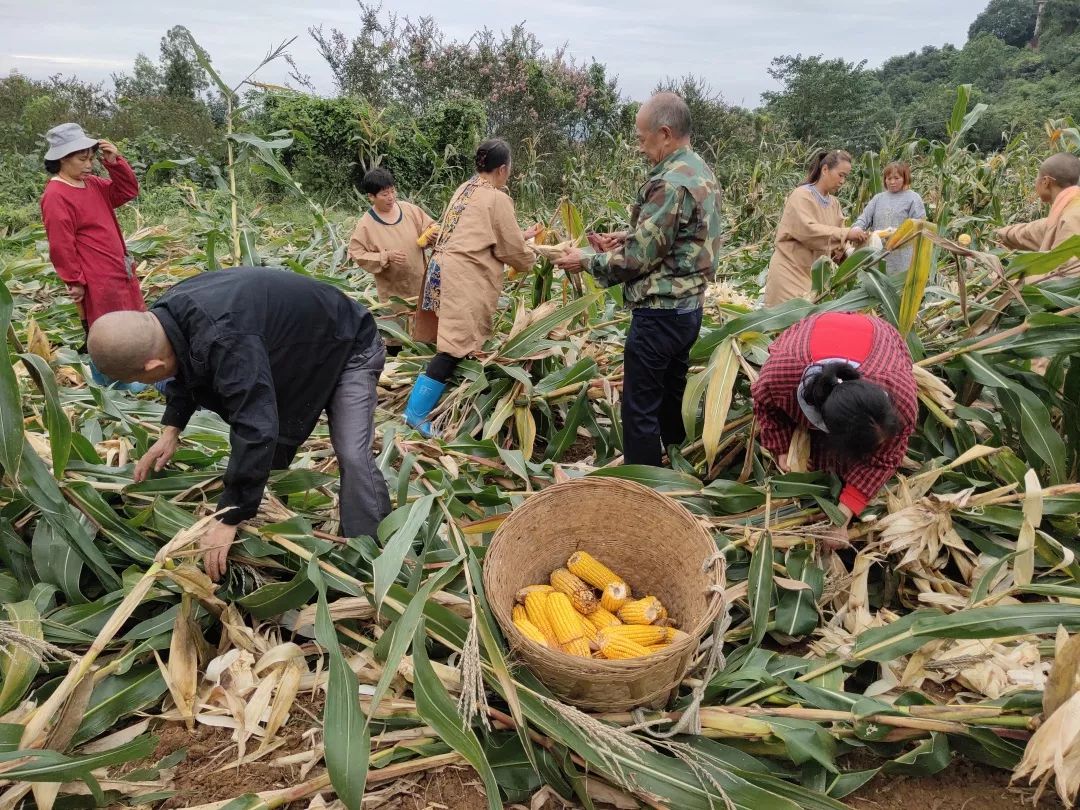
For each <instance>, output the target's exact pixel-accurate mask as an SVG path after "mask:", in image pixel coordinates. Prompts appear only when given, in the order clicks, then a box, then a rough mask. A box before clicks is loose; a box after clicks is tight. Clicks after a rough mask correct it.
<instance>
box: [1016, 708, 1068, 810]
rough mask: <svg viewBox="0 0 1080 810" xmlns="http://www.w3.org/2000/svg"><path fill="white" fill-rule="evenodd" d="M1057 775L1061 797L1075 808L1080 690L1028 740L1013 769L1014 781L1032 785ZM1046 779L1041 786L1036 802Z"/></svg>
mask: <svg viewBox="0 0 1080 810" xmlns="http://www.w3.org/2000/svg"><path fill="white" fill-rule="evenodd" d="M1050 775H1053V776H1054V780H1055V786H1056V788H1057V792H1058V796H1060V797H1061V800H1062V801H1063V802H1065V804H1066V806H1068V807H1071V806H1072V805H1073V803H1074V802H1075V801H1076V795H1077V792H1078V791H1080V692H1078V693H1077V694H1075V695H1073V696H1072V697H1071V698H1069V699H1068V700H1067V701H1066V702H1065V703H1064V704H1062V705H1061V706H1060V707H1059V708H1058V709H1057V710H1056V711H1055V712H1054V713H1053V714H1052V715H1050V717H1049V718H1047V719H1046V721H1045V722H1044V723H1043V724H1042V725H1041V726H1040V727H1039V729H1038V730H1037V731H1036V732H1035V734H1034V735H1033V736H1032V737H1031V739H1030V740H1029V741H1028V744H1027V748H1026V749H1025V750H1024V757H1023V759H1022V760H1020V764H1019V765H1017V766H1016V770H1015V771H1013V777H1012V778H1013V781H1016V780H1018V779H1023V778H1024V777H1027V778H1028V784H1034V783H1035V782H1037V781H1039V780H1041V779H1043V777H1044V776H1046V777H1049V776H1050ZM1044 786H1045V782H1043V783H1042V784H1040V785H1039V788H1038V790H1037V791H1036V794H1035V800H1036V802H1037V801H1038V800H1039V798H1040V797H1041V794H1042V791H1043V789H1044Z"/></svg>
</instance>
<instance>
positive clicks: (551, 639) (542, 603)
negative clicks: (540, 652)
mask: <svg viewBox="0 0 1080 810" xmlns="http://www.w3.org/2000/svg"><path fill="white" fill-rule="evenodd" d="M547 599H548V594H546V593H544V591H533V592H532V593H530V594H529V595H528V596H526V597H525V612H526V613H527V614H528V616H529V621H530V622H532V623H533V624H535V625H536V628H537V629H538V630H539V631H540V632H541V633H543V634H544V638H546V639H547V641H548V646H549V647H555V648H557V647H558V646H559V639H558V638H556V636H555V628H553V627H552V626H551V621H550V620H549V619H548V615H547Z"/></svg>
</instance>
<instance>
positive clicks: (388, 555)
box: [373, 495, 435, 610]
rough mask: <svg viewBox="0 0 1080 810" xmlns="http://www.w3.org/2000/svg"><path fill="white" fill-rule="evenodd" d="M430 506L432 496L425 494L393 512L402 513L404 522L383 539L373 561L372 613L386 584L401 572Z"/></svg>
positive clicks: (377, 608)
mask: <svg viewBox="0 0 1080 810" xmlns="http://www.w3.org/2000/svg"><path fill="white" fill-rule="evenodd" d="M434 505H435V496H434V495H425V496H424V497H423V498H420V499H419V500H417V501H414V502H413V503H412V504H410V505H409V506H406V507H401V509H399V510H397V512H398V513H399V514H400V513H405V514H406V517H405V520H404V522H403V523H402V524H401V527H400V528H399V529H397V531H395V532H394V533H393V535H391V537H390V539H389V540H387V542H386V545H385V546H383V550H382V553H381V554H380V555H379V556H378V558H376V560H375V565H374V566H373V568H374V575H375V610H379V609H380V608H381V607H382V602H383V599H384V598H385V597H386V592H387V591H388V590H390V585H391V584H392V583H393V582H394V580H396V579H397V577H398V574H399V573H400V572H401V566H402V564H403V563H404V562H405V556H406V555H407V554H408V553H409V550H410V549H411V548H412V546H413V543H414V542H416V537H417V534H418V533H419V532H420V529H421V527H422V526H423V525H424V522H425V521H426V520H427V519H428V517H429V516H430V515H431V509H432V507H433V506H434ZM387 520H388V521H393V520H394V515H390V516H389V517H387Z"/></svg>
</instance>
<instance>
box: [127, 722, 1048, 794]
mask: <svg viewBox="0 0 1080 810" xmlns="http://www.w3.org/2000/svg"><path fill="white" fill-rule="evenodd" d="M303 709H304V710H305V711H306V712H310V713H311V715H310V716H312V717H314V718H318V717H320V716H321V714H322V706H321V705H315V704H311V705H305V706H304V707H303ZM311 725H312V724H308V723H292V724H290V726H291V730H287V731H286V732H285V738H284V739H285V744H284V745H283V746H281V748H279V749H277V750H275V751H274V752H272V753H270V754H269V755H267V756H266V757H264V758H263V760H262V761H259V762H251V763H247V764H245V765H243V766H241V767H239V768H237V767H235V764H234V763H235V759H236V744H235V743H234V742H233V741H232V740H231V736H232V732H231V730H230V729H222V728H211V727H208V726H199V725H197V726H196V727H195V731H194V732H193V733H191V734H189V732H188V730H187V729H186V728H185V727H184V726H183V725H180V724H177V723H170V724H167V725H165V726H162V727H160V728H158V729H156V730H155V733H156V734H158V736H159V738H160V741H159V743H158V747H157V750H156V751H155V752H154V755H153V756H152V757H150V758H148V759H147V760H146V761H144V762H142V763H137V764H134V765H132V766H129V767H145V766H149V765H152V764H153V763H155V762H157V761H158V760H160V759H161V758H163V757H165V756H168V755H169V754H172V753H173V752H175V751H178V750H180V749H181V748H186V749H187V757H186V758H185V759H184V761H183V762H181V763H180V764H179V765H178V766H177V767H176V769H175V771H174V776H173V789H174V790H176V791H177V795H176V796H174V797H173V798H171V799H169V800H168V801H167V802H165V803H164V804H162V805H161V808H162V810H172V809H173V808H182V807H189V806H192V805H197V804H204V803H209V802H214V801H222V800H227V799H232V798H235V797H237V796H240V795H243V794H244V793H255V792H258V791H264V790H274V789H277V788H284V787H288V786H290V785H295V784H298V783H299V782H300V781H302V779H301V774H300V768H299V766H298V765H285V766H280V765H272V764H270V761H271V760H273V759H275V758H278V757H282V756H286V755H288V754H295V753H301V752H306V751H308V750H310V741H309V740H308V739H306V738H304V737H303V733H304V731H305V730H306V729H308V728H310V727H311ZM255 744H257V743H255V742H254V741H253V742H252V746H254V745H255ZM230 765H231V767H229V766H230ZM125 770H127V769H125ZM309 778H310V777H309ZM379 790H380V792H381V793H384V795H386V800H385V801H384V802H382V803H380V804H378V808H379V810H485V809H486V807H487V802H486V800H485V798H484V793H483V789H482V787H481V783H480V779H479V777H478V776H477V774H476V773H475V771H473V770H472V769H471V768H467V767H449V768H443V769H440V770H436V771H431V772H426V773H420V774H416V775H415V776H412V777H408V778H406V779H403V780H401V781H400V782H399V783H396V784H395V785H394V786H393V789H392V790H386V789H385V786H382V785H380V786H379ZM1033 795H1034V790H1033V789H1029V788H1026V787H1025V788H1020V787H1010V786H1009V774H1008V773H1006V772H1004V771H1000V770H997V769H995V768H990V767H988V766H984V765H979V764H976V763H972V762H968V761H966V760H957V761H956V762H955V763H954V764H953V765H951V766H950V767H949V768H948V769H947V770H946V771H945V772H943V773H941V774H938V775H937V776H931V777H906V776H887V775H879V776H877V777H876V778H875V779H874V780H873V781H872V782H870V784H868V785H867V786H866V787H864V788H862V789H861V790H859V791H857V792H856V793H854V794H853V795H852V796H849V797H848V798H847V799H846V800H845V804H847V805H848V806H849V807H851V808H853V810H1007V809H1011V808H1022V807H1027V808H1032V807H1033V805H1032V804H1031V801H1032V797H1033ZM326 798H327V799H330V800H332V797H331V795H330V794H326ZM549 806H550V805H549ZM292 807H293V808H295V810H301V808H306V807H308V801H307V800H306V801H304V802H301V803H297V804H295V805H293V806H292ZM1060 807H1061V804H1060V802H1059V801H1058V799H1057V796H1056V794H1055V793H1054V792H1053V787H1052V786H1050V789H1049V790H1048V791H1047V792H1046V794H1044V796H1043V799H1042V801H1041V802H1040V803H1039V804H1038V806H1037V809H1036V810H1055V809H1056V808H1060Z"/></svg>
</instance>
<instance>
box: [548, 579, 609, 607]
mask: <svg viewBox="0 0 1080 810" xmlns="http://www.w3.org/2000/svg"><path fill="white" fill-rule="evenodd" d="M551 587H553V588H554V589H555V590H557V591H558V592H559V593H564V594H566V595H567V596H569V597H570V604H572V605H573V606H574V610H576V611H577V612H578V613H581V614H583V615H588V614H589V613H592V612H593V611H594V610H596V608H597V607H599V602H598V601H597V599H596V594H595V593H593V590H592V588H590V587H589V586H588V585H586V584H585V583H584V582H582V581H581V580H580V579H579V578H578V577H576V576H574V575H573V574H571V573H570V572H569V571H568V570H566V569H565V568H556V569H555V570H554V571H552V572H551Z"/></svg>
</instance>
